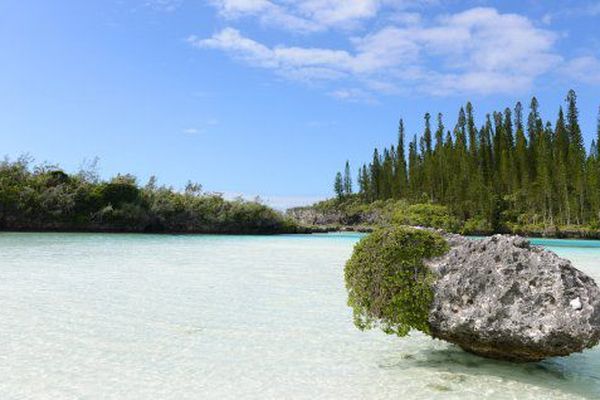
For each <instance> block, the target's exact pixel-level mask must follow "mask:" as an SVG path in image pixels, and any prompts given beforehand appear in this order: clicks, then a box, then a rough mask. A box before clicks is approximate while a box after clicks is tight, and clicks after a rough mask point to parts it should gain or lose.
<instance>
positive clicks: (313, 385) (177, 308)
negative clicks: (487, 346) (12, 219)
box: [0, 233, 600, 399]
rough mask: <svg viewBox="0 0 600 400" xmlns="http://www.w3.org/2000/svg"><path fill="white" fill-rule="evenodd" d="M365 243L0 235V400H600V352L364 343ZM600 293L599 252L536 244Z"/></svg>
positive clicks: (585, 244) (348, 238)
mask: <svg viewBox="0 0 600 400" xmlns="http://www.w3.org/2000/svg"><path fill="white" fill-rule="evenodd" d="M358 237H359V235H353V234H328V235H312V236H274V237H240V236H167V235H165V236H161V235H116V234H113V235H103V234H32V233H3V234H0V316H1V323H0V377H1V379H0V399H269V398H271V399H283V398H286V399H319V398H321V399H486V398H489V399H596V398H600V351H599V350H598V349H594V350H590V351H586V352H584V353H582V354H577V355H573V356H571V357H567V358H557V359H550V360H546V361H544V362H541V363H533V364H521V365H515V364H510V363H503V362H497V361H492V360H486V359H483V358H479V357H476V356H473V355H470V354H467V353H464V352H462V351H461V350H460V349H457V348H456V347H454V346H452V345H448V344H446V343H443V342H440V341H435V340H432V339H429V338H427V337H425V336H423V335H420V334H413V335H411V336H410V337H409V338H405V339H399V338H395V337H391V336H386V335H384V334H383V333H381V332H378V331H373V332H366V333H363V332H359V331H358V330H356V328H354V326H353V325H352V317H351V310H350V309H349V308H348V307H347V306H346V293H345V289H344V283H343V265H344V262H345V260H346V259H347V258H348V257H349V256H350V254H351V252H352V247H353V245H354V243H355V242H356V241H357V239H358ZM537 243H538V244H541V245H545V246H548V247H549V248H551V249H552V250H554V251H555V252H557V253H558V254H559V255H561V256H563V257H567V258H570V259H571V260H572V261H573V262H574V264H575V265H576V266H577V267H579V268H580V269H582V270H583V271H585V272H587V273H588V274H590V275H591V276H593V277H594V278H595V279H596V280H597V281H600V243H599V242H591V241H565V240H562V241H552V240H549V241H538V242H537Z"/></svg>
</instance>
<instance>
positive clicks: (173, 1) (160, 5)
mask: <svg viewBox="0 0 600 400" xmlns="http://www.w3.org/2000/svg"><path fill="white" fill-rule="evenodd" d="M182 3H183V0H147V1H146V2H145V3H144V5H145V6H146V7H150V8H152V9H154V10H157V11H166V12H172V11H175V10H177V9H178V8H179V7H180V6H181V4H182Z"/></svg>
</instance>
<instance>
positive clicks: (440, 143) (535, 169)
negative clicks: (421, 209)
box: [335, 90, 600, 231]
mask: <svg viewBox="0 0 600 400" xmlns="http://www.w3.org/2000/svg"><path fill="white" fill-rule="evenodd" d="M565 101H566V113H565V112H564V111H563V108H562V107H561V108H560V109H559V112H558V117H557V120H556V122H555V123H554V124H552V123H550V122H544V121H543V119H542V117H541V115H540V112H539V104H538V101H537V99H536V98H535V97H534V98H533V99H532V100H531V103H530V105H529V111H528V115H527V117H526V119H525V117H524V111H523V107H522V105H521V103H517V104H516V106H515V107H514V109H510V108H506V109H505V110H504V111H503V112H494V113H493V114H491V115H490V114H488V115H487V116H486V118H485V123H484V124H483V126H481V127H480V128H479V129H478V128H477V127H476V124H475V121H474V115H473V113H474V112H473V106H472V104H471V103H467V104H466V106H465V107H463V108H461V109H460V111H459V114H458V120H457V123H456V125H455V126H454V128H453V129H452V131H450V130H447V129H446V127H445V126H444V121H443V117H442V114H438V115H437V118H436V119H435V121H432V116H431V115H430V114H425V118H424V119H425V121H424V122H425V126H424V131H423V134H422V135H420V137H419V138H417V136H416V135H415V136H413V137H412V139H411V140H410V142H408V152H407V153H406V142H405V141H406V140H407V138H406V132H405V129H404V123H403V121H402V120H400V125H399V129H398V142H397V144H396V145H392V146H390V147H389V148H384V149H383V150H382V151H379V150H378V149H375V150H374V152H373V158H372V160H371V162H370V163H368V164H364V165H362V166H361V167H360V168H359V171H358V180H357V181H358V187H359V188H358V196H359V197H360V198H361V199H362V200H363V201H365V202H373V201H375V200H386V199H404V200H407V201H409V202H411V203H423V202H431V203H437V204H442V205H445V206H447V207H448V208H449V209H450V210H451V211H452V212H453V213H454V214H455V215H456V216H457V217H458V218H460V219H461V220H462V221H468V220H478V219H479V220H482V221H484V222H485V223H486V224H487V225H488V226H489V227H490V228H491V229H493V230H495V231H500V230H503V228H505V227H506V226H507V225H510V224H517V225H527V224H534V225H540V224H543V225H544V226H562V225H592V226H597V225H599V224H600V156H599V155H600V149H599V147H600V110H599V115H598V127H597V137H596V139H595V140H593V141H592V145H591V148H590V150H589V152H586V150H585V148H584V142H583V137H582V132H581V128H580V125H579V112H578V109H577V95H576V94H575V92H574V91H573V90H571V91H569V93H568V94H567V97H566V99H565ZM434 125H435V126H434ZM349 170H350V167H349V164H348V162H346V168H345V173H344V176H342V174H341V173H338V174H337V177H336V184H335V192H336V194H337V196H338V197H340V198H343V197H347V196H349V195H351V194H352V183H351V181H352V179H351V178H350V172H349ZM348 182H350V183H348Z"/></svg>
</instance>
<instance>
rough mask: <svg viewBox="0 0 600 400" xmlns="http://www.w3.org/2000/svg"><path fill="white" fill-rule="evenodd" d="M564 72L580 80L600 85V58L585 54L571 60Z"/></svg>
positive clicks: (563, 69)
mask: <svg viewBox="0 0 600 400" xmlns="http://www.w3.org/2000/svg"><path fill="white" fill-rule="evenodd" d="M562 72H563V73H564V74H565V75H567V76H569V77H571V78H573V79H576V80H578V81H580V82H584V83H587V84H591V85H600V60H599V59H598V58H596V57H593V56H583V57H578V58H575V59H573V60H570V61H569V62H568V63H567V64H566V65H565V66H564V67H563V68H562Z"/></svg>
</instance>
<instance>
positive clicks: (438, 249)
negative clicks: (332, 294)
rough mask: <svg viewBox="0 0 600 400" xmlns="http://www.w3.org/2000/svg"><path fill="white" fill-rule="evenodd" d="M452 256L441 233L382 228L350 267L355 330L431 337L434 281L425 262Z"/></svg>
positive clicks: (363, 242) (358, 249)
mask: <svg viewBox="0 0 600 400" xmlns="http://www.w3.org/2000/svg"><path fill="white" fill-rule="evenodd" d="M447 251H448V245H447V243H446V241H445V240H444V239H443V238H442V237H441V236H440V235H439V234H437V233H434V232H430V231H427V230H421V229H415V228H409V227H391V228H386V229H379V230H376V231H375V232H373V233H372V234H370V235H369V236H367V237H365V238H363V239H362V240H361V241H360V242H359V243H358V244H357V245H356V246H355V248H354V253H353V254H352V257H351V258H350V260H348V262H347V263H346V268H345V279H346V288H347V289H348V305H349V306H350V307H352V308H353V310H354V323H355V325H356V326H357V327H358V328H359V329H361V330H364V329H371V328H373V327H375V326H379V327H381V329H382V330H383V331H384V332H386V333H388V334H392V333H393V334H396V335H398V336H405V335H407V334H408V333H409V331H410V330H411V329H417V330H419V331H422V332H425V333H428V331H429V325H428V323H427V317H428V314H429V308H430V305H431V302H432V300H433V291H432V288H431V285H432V283H433V280H434V276H433V274H432V273H431V272H430V271H429V270H428V269H427V267H426V266H425V265H424V264H423V260H424V259H427V258H432V257H436V256H441V255H443V254H444V253H446V252H447Z"/></svg>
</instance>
